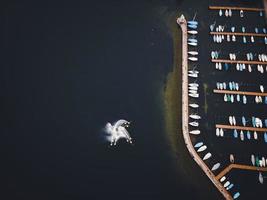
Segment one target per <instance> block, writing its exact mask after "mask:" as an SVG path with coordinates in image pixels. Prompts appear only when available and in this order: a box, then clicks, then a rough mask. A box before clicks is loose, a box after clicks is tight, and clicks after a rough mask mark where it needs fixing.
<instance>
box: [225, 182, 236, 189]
mask: <svg viewBox="0 0 267 200" xmlns="http://www.w3.org/2000/svg"><path fill="white" fill-rule="evenodd" d="M233 187H234V184H233V183H231V184H230V185H229V186H228V187H227V188H226V190H230V189H232V188H233Z"/></svg>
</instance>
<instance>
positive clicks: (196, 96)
mask: <svg viewBox="0 0 267 200" xmlns="http://www.w3.org/2000/svg"><path fill="white" fill-rule="evenodd" d="M188 96H190V97H193V98H198V97H199V94H198V93H197V94H192V93H189V94H188Z"/></svg>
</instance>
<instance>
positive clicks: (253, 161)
mask: <svg viewBox="0 0 267 200" xmlns="http://www.w3.org/2000/svg"><path fill="white" fill-rule="evenodd" d="M251 163H252V165H253V166H254V165H255V156H254V155H253V154H252V155H251Z"/></svg>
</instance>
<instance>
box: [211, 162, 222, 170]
mask: <svg viewBox="0 0 267 200" xmlns="http://www.w3.org/2000/svg"><path fill="white" fill-rule="evenodd" d="M220 166H221V164H220V163H216V164H215V165H213V167H212V168H211V171H215V170H217V169H218V168H219V167H220Z"/></svg>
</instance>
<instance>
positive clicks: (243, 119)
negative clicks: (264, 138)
mask: <svg viewBox="0 0 267 200" xmlns="http://www.w3.org/2000/svg"><path fill="white" fill-rule="evenodd" d="M246 122H247V121H246V118H245V117H244V116H242V124H243V126H246Z"/></svg>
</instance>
